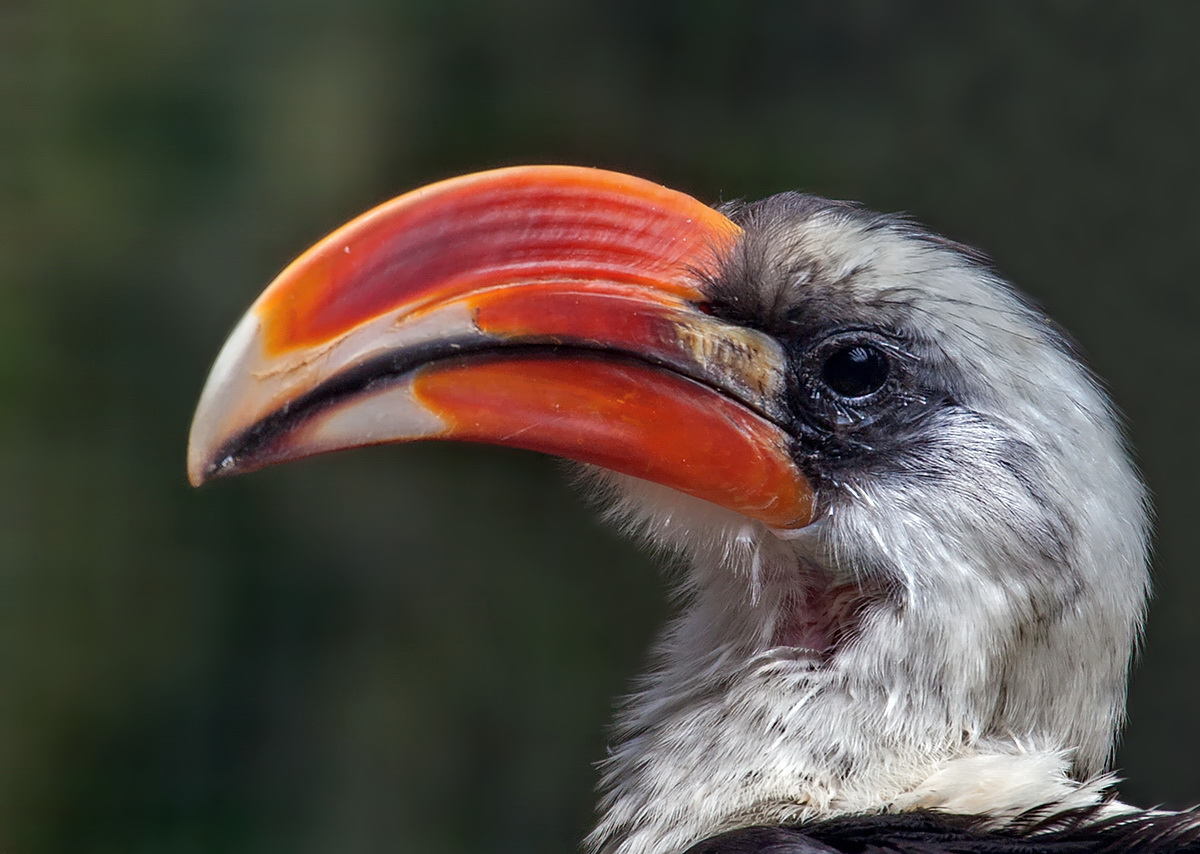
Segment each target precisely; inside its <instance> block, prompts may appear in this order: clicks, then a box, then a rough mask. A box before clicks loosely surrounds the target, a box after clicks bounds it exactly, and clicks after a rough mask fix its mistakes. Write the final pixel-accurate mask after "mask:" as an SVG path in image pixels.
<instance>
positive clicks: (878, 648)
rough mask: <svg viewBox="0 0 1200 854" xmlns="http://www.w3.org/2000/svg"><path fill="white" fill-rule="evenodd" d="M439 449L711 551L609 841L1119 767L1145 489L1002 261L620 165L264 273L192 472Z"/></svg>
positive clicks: (1094, 388)
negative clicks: (535, 464) (523, 473)
mask: <svg viewBox="0 0 1200 854" xmlns="http://www.w3.org/2000/svg"><path fill="white" fill-rule="evenodd" d="M438 439H440V440H455V441H479V442H488V443H493V444H500V445H508V446H514V447H520V448H526V449H531V450H536V451H542V452H547V453H551V454H555V455H558V456H562V457H566V458H568V459H571V460H574V461H576V462H578V463H579V464H580V470H581V472H582V477H581V479H582V480H583V481H585V482H586V483H588V484H589V485H590V488H591V489H592V490H593V491H594V492H595V493H596V494H599V495H601V496H602V501H603V502H604V504H605V506H606V508H607V509H608V512H609V513H610V514H611V515H612V516H614V517H616V518H619V519H620V520H622V521H623V523H624V524H626V525H627V526H628V527H629V528H630V529H631V530H634V531H637V532H639V533H641V534H642V535H643V536H645V537H647V538H649V539H651V540H652V541H654V542H655V543H657V544H659V545H663V546H666V547H667V548H669V549H672V550H675V551H677V552H679V553H680V554H681V555H682V556H683V558H684V561H683V563H684V564H685V566H686V570H685V571H684V573H683V574H682V576H681V578H680V579H679V584H680V587H681V592H682V598H683V600H684V603H685V604H684V606H683V608H682V610H681V613H680V614H679V616H677V617H676V618H675V619H674V621H673V622H672V624H671V625H670V626H669V628H668V629H667V631H666V632H665V633H664V635H663V638H662V640H661V641H660V649H659V655H658V656H657V657H656V659H655V664H654V669H653V672H652V673H651V675H650V676H649V677H648V678H647V680H645V681H644V682H643V683H642V685H641V687H640V688H639V690H638V692H637V693H636V694H635V695H634V696H633V697H632V698H631V699H630V700H629V702H628V703H627V704H626V706H625V708H624V710H623V712H622V714H621V717H620V720H619V723H618V728H617V736H616V737H617V742H616V744H615V745H614V747H613V749H612V751H611V753H610V756H609V758H608V759H607V760H606V762H605V765H604V780H603V783H602V788H603V789H604V792H605V794H604V798H603V800H602V816H601V820H600V825H599V827H598V828H597V830H596V832H595V833H594V834H593V836H592V838H591V840H590V844H591V846H592V847H593V848H595V849H598V850H604V851H614V852H615V851H629V852H634V851H670V850H676V849H678V848H681V847H683V846H685V845H686V844H688V843H690V842H692V841H694V840H695V839H698V838H701V837H702V836H703V835H706V834H708V833H711V832H714V831H716V830H720V829H724V828H727V827H730V826H737V824H739V823H747V822H751V821H757V820H802V819H805V818H812V817H815V816H823V815H830V814H837V813H844V812H861V811H866V810H876V809H886V808H908V807H934V808H947V809H949V808H961V807H962V806H963V805H967V806H970V805H971V804H972V803H974V802H973V801H972V800H971V798H972V797H983V798H984V804H983V806H984V808H985V809H992V810H994V811H996V812H1002V811H1004V810H1006V809H1007V810H1010V811H1011V810H1016V809H1018V808H1023V807H1024V806H1032V805H1035V803H1030V802H1029V801H1030V799H1031V798H1032V799H1033V801H1035V802H1036V801H1037V800H1038V799H1039V798H1041V799H1042V800H1045V799H1047V798H1048V797H1050V796H1049V795H1047V794H1046V792H1049V791H1054V792H1065V791H1068V790H1070V789H1071V787H1072V786H1074V785H1075V783H1072V782H1071V781H1072V780H1076V781H1081V780H1085V779H1087V778H1090V777H1092V776H1094V775H1096V774H1098V773H1100V772H1101V771H1102V770H1103V769H1104V767H1105V765H1106V763H1107V761H1108V759H1109V757H1110V754H1111V750H1112V747H1113V743H1114V737H1115V733H1116V731H1117V729H1118V727H1119V724H1120V722H1121V719H1122V715H1123V707H1124V696H1125V682H1126V670H1127V667H1128V663H1129V658H1130V654H1131V650H1132V649H1133V646H1134V644H1135V640H1136V636H1137V632H1138V630H1139V627H1140V621H1141V615H1142V609H1143V603H1144V599H1145V596H1146V588H1147V575H1146V537H1147V533H1146V531H1147V510H1146V502H1145V495H1144V490H1143V488H1142V486H1141V483H1140V481H1139V479H1138V477H1137V475H1136V472H1135V471H1134V469H1133V467H1132V465H1131V464H1130V462H1129V459H1128V455H1127V453H1126V451H1125V449H1124V447H1123V443H1122V438H1121V435H1120V430H1119V425H1118V423H1117V419H1116V417H1115V415H1114V412H1113V410H1112V407H1111V406H1110V404H1109V403H1108V401H1107V399H1106V397H1105V395H1104V394H1103V392H1102V391H1101V389H1100V388H1099V386H1098V384H1097V383H1096V381H1095V380H1094V379H1093V377H1092V376H1091V375H1090V374H1089V372H1088V371H1087V369H1086V368H1085V367H1084V366H1083V365H1082V363H1081V361H1080V359H1079V358H1078V356H1077V355H1076V353H1075V352H1074V350H1073V348H1072V346H1071V344H1070V343H1069V341H1068V340H1067V339H1066V337H1065V336H1064V334H1063V333H1062V332H1061V331H1060V330H1059V329H1058V328H1057V327H1055V326H1054V325H1053V324H1052V323H1051V322H1050V321H1049V320H1047V319H1046V318H1045V316H1044V315H1043V314H1042V313H1041V312H1040V311H1038V310H1037V309H1036V308H1035V307H1034V306H1033V305H1032V304H1031V303H1030V302H1029V301H1028V300H1026V299H1025V298H1024V297H1023V296H1021V295H1020V294H1019V293H1018V292H1017V291H1016V290H1014V289H1013V288H1012V287H1011V286H1010V285H1008V284H1007V283H1006V282H1005V281H1004V280H1003V279H1002V278H1001V277H1000V276H999V275H998V274H997V273H996V271H995V270H994V269H993V268H992V267H991V266H990V265H989V264H988V262H987V261H986V260H985V259H984V258H983V257H981V256H980V255H979V254H978V253H976V252H974V251H973V250H970V249H968V248H966V247H964V246H962V245H959V244H957V243H954V242H952V241H949V240H946V239H944V238H941V237H938V236H936V235H934V234H932V233H930V232H928V231H926V230H923V229H922V228H920V227H918V226H917V225H915V224H913V223H912V222H910V221H908V220H906V219H904V218H900V217H895V216H885V215H880V214H875V213H872V212H869V211H866V210H864V209H862V208H860V207H858V206H856V205H853V204H849V203H844V202H833V201H828V200H825V199H821V198H817V197H814V196H809V195H803V194H798V193H784V194H782V195H778V196H774V197H771V198H769V199H766V200H764V201H761V202H757V203H753V204H736V205H730V206H726V207H724V208H721V209H717V210H714V209H713V208H710V207H707V206H705V205H703V204H701V203H700V202H698V201H696V200H694V199H692V198H690V197H688V196H686V195H683V194H681V193H677V192H673V191H670V190H667V189H664V188H662V187H659V186H657V185H655V184H651V183H649V182H645V181H641V180H639V179H636V178H632V177H629V176H624V175H618V174H616V173H610V172H603V171H599V170H591V169H580V168H574V167H519V168H513V169H504V170H497V171H493V172H485V173H479V174H476V175H471V176H466V177H463V178H456V179H452V180H450V181H445V182H442V183H440V184H435V185H432V186H430V187H426V188H423V189H421V190H417V191H415V192H413V193H409V194H407V195H405V196H401V197H400V198H398V199H395V200H393V201H391V202H389V203H387V204H385V205H383V206H381V207H379V208H377V209H375V210H373V211H371V212H369V213H367V214H364V215H363V216H362V217H360V218H358V219H356V220H354V221H353V222H351V223H349V224H347V225H346V226H343V227H342V228H340V229H339V230H337V231H335V232H334V233H333V234H331V235H330V236H328V237H327V238H325V239H324V240H322V241H321V242H320V243H318V244H317V245H316V246H314V247H313V248H312V249H310V250H309V251H308V252H306V253H305V254H304V255H302V256H301V257H300V258H298V259H297V260H296V261H294V262H293V263H292V264H291V265H290V266H288V267H287V268H286V269H285V270H284V271H283V273H281V274H280V275H279V277H278V278H277V279H276V280H275V281H274V282H273V283H272V284H271V285H270V286H269V287H268V288H267V290H266V291H265V292H264V293H263V294H262V295H261V296H260V297H259V299H258V300H257V301H256V302H255V303H254V305H253V306H252V307H251V309H250V311H249V312H248V313H247V314H246V316H245V317H244V318H243V319H242V320H241V322H240V323H239V324H238V325H237V327H236V328H235V330H234V332H233V333H232V335H231V336H230V338H229V340H228V341H227V343H226V344H225V347H224V349H223V350H222V351H221V353H220V355H219V357H218V359H217V361H216V363H215V365H214V367H213V369H212V373H211V375H210V377H209V380H208V383H207V385H206V387H205V389H204V392H203V395H202V397H201V400H200V404H199V407H198V410H197V413H196V417H195V421H194V423H193V426H192V432H191V437H190V446H189V451H188V471H189V476H190V478H191V480H192V482H193V483H196V484H199V483H200V482H203V481H206V480H208V479H211V478H214V477H219V476H224V475H227V474H232V473H237V472H242V471H248V470H252V469H255V468H259V467H262V466H265V465H268V464H272V463H277V462H282V461H286V460H290V459H295V458H298V457H302V456H307V455H310V454H315V453H320V452H324V451H331V450H336V449H339V448H346V447H353V446H360V445H368V444H378V443H384V442H403V441H415V440H438ZM1021 757H1025V758H1026V759H1027V760H1028V763H1027V764H1026V765H1024V766H1022V767H1034V766H1036V767H1037V768H1040V769H1042V770H1043V771H1044V776H1045V777H1046V781H1044V782H1045V783H1046V785H1044V786H1041V787H1040V788H1039V787H1037V786H1034V787H1032V790H1031V791H1022V792H1021V793H1016V792H1015V789H1016V788H1020V786H1019V785H1016V784H1013V783H1012V782H1011V781H1007V780H997V779H995V778H994V776H993V777H992V778H988V779H989V782H988V783H987V785H986V786H984V787H983V788H985V789H989V790H990V791H991V792H992V793H993V795H994V797H993V800H994V801H995V803H993V802H991V801H987V797H988V796H987V795H986V794H984V795H980V793H979V791H976V789H978V788H979V787H978V786H976V789H972V784H971V783H968V782H963V781H962V779H960V778H961V777H962V776H963V775H962V774H961V773H959V772H958V771H957V770H956V769H962V768H971V769H975V770H978V769H979V768H980V767H981V766H978V765H970V764H969V763H972V762H975V763H979V762H987V761H989V760H991V759H995V758H1000V759H1003V760H1004V761H1008V760H1012V761H1013V762H1015V763H1017V764H1018V765H1020V763H1021V762H1022V761H1024V760H1022V759H1021ZM955 763H958V764H957V765H956V764H955ZM964 763H967V764H964ZM1038 763H1040V764H1038ZM989 767H990V766H989ZM1006 767H1007V766H1006ZM1039 773H1040V772H1039ZM1028 783H1029V781H1028V780H1023V781H1022V782H1021V784H1020V785H1025V786H1026V789H1030V786H1029V785H1027V784H1028ZM1005 786H1008V789H1011V790H1013V791H1012V792H1009V794H1007V795H1005V794H995V793H997V792H1003V791H1008V790H1006V789H1005ZM1054 787H1057V788H1054ZM1006 799H1007V800H1006Z"/></svg>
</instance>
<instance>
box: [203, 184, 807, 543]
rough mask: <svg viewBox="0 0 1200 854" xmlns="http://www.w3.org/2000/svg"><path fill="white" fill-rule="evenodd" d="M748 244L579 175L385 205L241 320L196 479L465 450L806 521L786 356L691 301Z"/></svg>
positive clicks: (703, 214) (449, 188)
mask: <svg viewBox="0 0 1200 854" xmlns="http://www.w3.org/2000/svg"><path fill="white" fill-rule="evenodd" d="M738 235H739V229H738V227H737V226H736V225H735V224H733V223H732V222H730V221H729V220H728V219H726V218H725V217H724V216H722V215H721V214H719V213H717V212H716V211H714V210H712V209H711V208H709V207H707V206H705V205H703V204H701V203H700V202H698V201H696V200H695V199H693V198H691V197H690V196H686V195H684V194H682V193H677V192H674V191H671V190H667V189H665V188H663V187H660V186H658V185H656V184H651V183H649V182H646V181H642V180H640V179H637V178H633V177H630V176H627V175H620V174H617V173H613V172H604V171H601V170H595V169H583V168H576V167H566V166H534V167H518V168H512V169H500V170H496V171H493V172H482V173H479V174H475V175H468V176H465V177H462V178H455V179H452V180H449V181H444V182H441V183H439V184H433V185H431V186H429V187H425V188H422V189H420V190H416V191H414V192H412V193H408V194H406V195H404V196H401V197H399V198H397V199H393V200H392V201H390V202H388V203H386V204H384V205H381V206H380V207H378V208H376V209H375V210H372V211H370V212H368V213H366V214H364V215H362V216H361V217H359V218H358V219H356V220H354V221H353V222H350V223H349V224H347V225H345V226H343V227H342V228H340V229H338V230H337V231H335V232H334V233H333V234H331V235H329V236H328V237H326V238H325V239H324V240H322V241H321V242H320V243H318V244H317V245H316V246H314V247H313V248H311V249H310V250H308V252H306V253H305V254H304V255H302V256H301V257H300V258H298V259H297V260H296V261H294V262H293V263H292V264H291V265H290V266H288V268H287V269H285V270H284V271H283V273H281V274H280V275H279V277H278V278H277V279H276V280H275V281H274V282H273V283H272V284H271V285H270V287H268V288H267V290H266V291H265V292H264V293H263V294H262V296H260V297H259V298H258V300H257V301H256V302H255V304H254V305H253V306H252V307H251V309H250V311H249V312H247V314H246V316H245V317H244V318H242V320H241V322H240V323H239V324H238V325H237V327H236V328H235V330H234V331H233V334H232V335H231V336H230V338H229V340H228V341H227V342H226V343H225V347H224V348H223V349H222V351H221V354H220V356H218V358H217V361H216V364H215V365H214V366H213V369H212V373H211V374H210V376H209V379H208V383H207V384H206V386H205V388H204V393H203V395H202V396H201V398H200V404H199V406H198V408H197V411H196V416H195V420H194V421H193V423H192V432H191V437H190V443H189V448H188V476H189V478H190V479H191V481H192V483H193V484H197V485H198V484H200V483H202V482H204V481H206V480H208V479H210V478H213V477H217V476H221V475H226V474H232V473H236V472H242V471H250V470H253V469H256V468H260V467H262V466H265V465H269V464H271V463H276V462H282V461H284V460H290V459H295V458H298V457H303V456H308V455H310V454H316V453H321V452H323V451H331V450H336V449H338V448H348V447H355V446H360V445H370V444H379V443H383V442H403V441H415V440H418V439H449V440H466V441H476V442H488V443H491V444H499V445H509V446H513V447H520V448H527V449H531V450H536V451H543V452H546V453H551V454H556V455H558V456H563V457H568V458H570V459H574V460H579V461H581V462H586V463H593V464H596V465H600V466H604V467H605V468H609V469H613V470H615V471H619V472H623V473H625V474H629V475H633V476H635V477H640V478H645V479H647V480H651V481H654V482H657V483H660V484H664V485H666V486H670V487H673V488H675V489H678V490H680V491H682V492H686V493H688V494H690V495H694V496H697V497H699V498H702V499H705V500H707V501H711V502H713V503H715V504H719V505H721V506H723V507H726V508H729V509H731V510H734V511H737V512H739V513H742V514H744V515H746V516H749V517H751V518H754V519H758V520H760V521H762V522H764V523H766V524H768V525H770V526H772V527H776V528H797V527H802V526H804V525H806V524H808V523H809V522H810V521H811V520H812V516H813V496H812V490H811V488H810V486H809V484H808V482H807V481H806V479H805V478H804V476H803V475H802V474H801V473H800V471H799V470H798V469H797V467H796V464H795V462H794V461H793V460H792V457H791V455H790V453H789V438H788V435H787V434H786V432H785V431H784V430H783V429H782V428H781V427H780V426H779V424H781V423H783V422H784V420H785V418H784V413H783V410H782V404H781V401H782V399H783V394H784V390H785V377H784V369H785V358H784V355H783V353H782V350H781V349H780V347H779V346H778V344H776V342H775V341H774V340H772V339H771V338H770V337H769V336H767V335H764V334H762V333H759V332H756V331H754V330H749V329H745V328H742V327H739V326H736V325H733V324H730V323H726V322H723V321H720V320H717V319H716V318H714V317H711V316H709V315H707V314H705V313H704V312H703V311H702V310H701V308H700V306H701V305H702V304H703V300H704V295H703V293H702V289H701V288H702V284H703V280H704V277H705V275H706V274H708V273H711V272H713V271H715V269H716V268H717V265H718V264H719V261H720V259H721V258H722V256H724V255H725V254H726V253H727V252H729V251H730V249H731V248H732V246H733V244H734V243H735V242H736V241H737V239H738Z"/></svg>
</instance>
